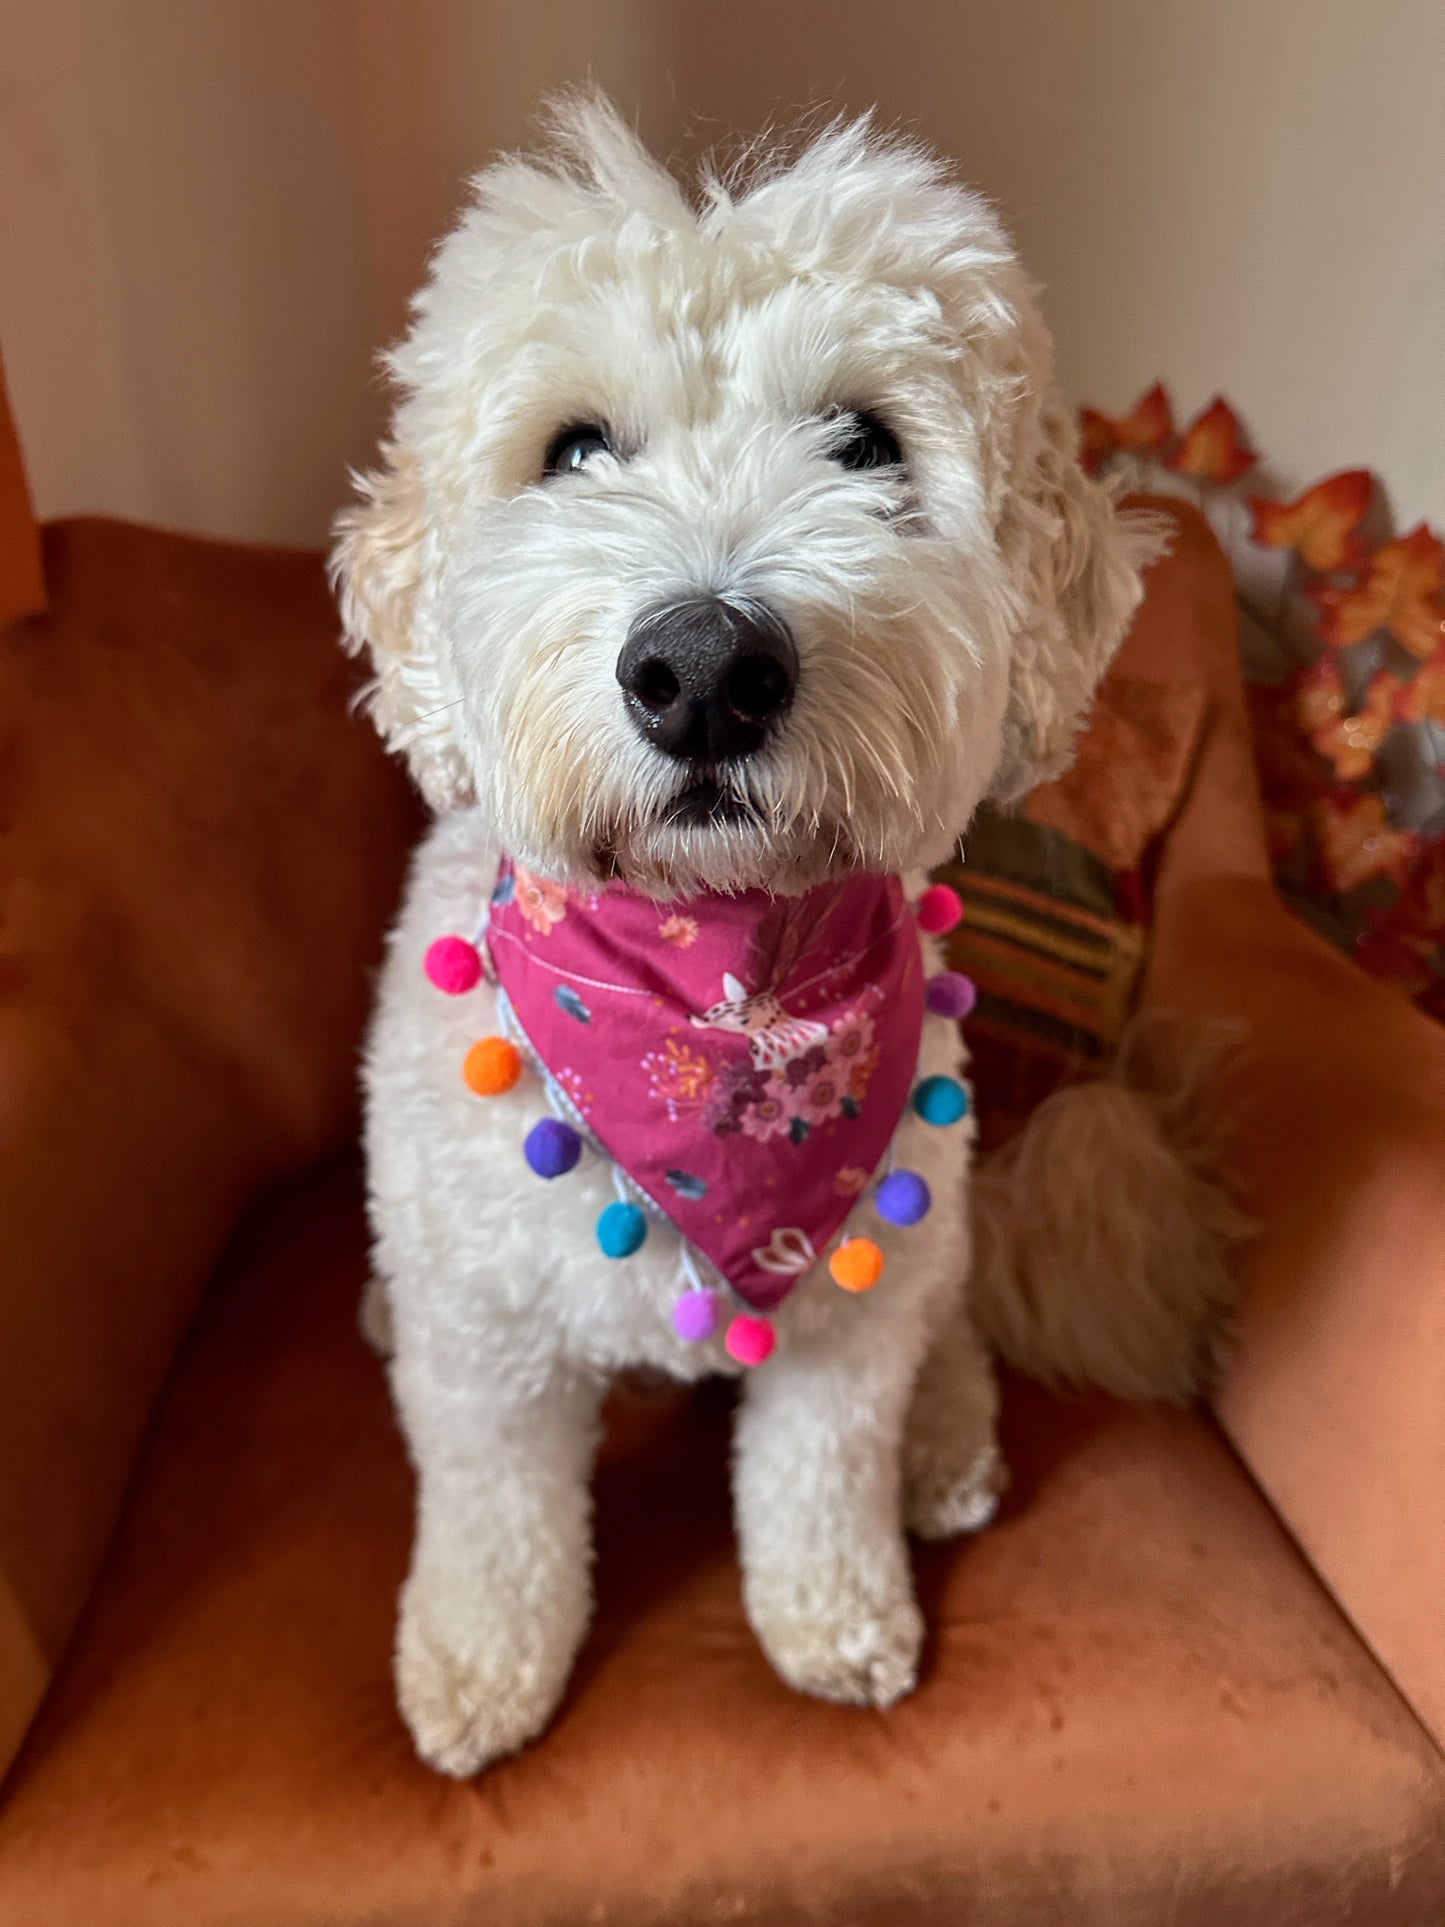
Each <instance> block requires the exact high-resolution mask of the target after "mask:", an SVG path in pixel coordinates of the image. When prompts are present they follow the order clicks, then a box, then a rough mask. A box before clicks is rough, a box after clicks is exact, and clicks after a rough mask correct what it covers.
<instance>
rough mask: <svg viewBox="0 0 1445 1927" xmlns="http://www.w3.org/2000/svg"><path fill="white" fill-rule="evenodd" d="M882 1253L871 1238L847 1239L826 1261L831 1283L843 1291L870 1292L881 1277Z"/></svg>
mask: <svg viewBox="0 0 1445 1927" xmlns="http://www.w3.org/2000/svg"><path fill="white" fill-rule="evenodd" d="M883 1265H884V1257H883V1253H882V1252H881V1251H880V1250H879V1249H878V1247H877V1245H875V1244H874V1242H873V1240H872V1239H871V1238H847V1239H845V1240H844V1242H843V1243H842V1244H840V1245H839V1247H838V1249H837V1250H836V1251H835V1252H834V1253H833V1255H832V1257H831V1258H830V1259H829V1260H828V1269H829V1271H831V1272H832V1274H833V1283H834V1284H835V1285H841V1286H842V1287H843V1289H844V1291H871V1290H872V1289H873V1287H874V1286H875V1285H876V1284H877V1283H878V1280H879V1279H880V1278H881V1277H882V1276H883Z"/></svg>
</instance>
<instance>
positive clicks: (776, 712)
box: [617, 595, 798, 763]
mask: <svg viewBox="0 0 1445 1927" xmlns="http://www.w3.org/2000/svg"><path fill="white" fill-rule="evenodd" d="M617 680H618V682H620V683H621V684H622V687H623V688H624V689H625V690H626V692H627V706H628V708H629V709H630V710H631V712H632V720H633V721H634V722H635V723H636V725H637V727H638V729H639V730H640V731H641V733H642V734H643V735H644V736H645V737H646V738H647V740H648V742H650V743H655V744H656V745H657V747H658V748H659V749H661V750H665V751H666V752H667V754H668V755H669V756H680V757H686V758H688V759H690V760H692V761H694V762H700V763H716V762H722V761H724V760H725V759H726V758H728V757H736V756H748V755H751V753H752V752H753V750H755V749H756V748H757V747H758V745H759V744H760V743H761V742H762V740H763V738H764V736H766V734H767V731H768V725H769V723H771V722H772V721H773V719H774V718H775V717H777V716H780V715H781V714H782V712H783V711H784V710H785V709H786V708H787V706H788V704H789V703H790V702H791V701H792V700H793V691H794V690H795V689H796V688H797V686H798V652H797V650H796V649H795V648H794V647H793V638H792V637H791V636H790V635H789V634H788V626H787V624H786V623H785V622H784V621H783V620H782V618H781V617H780V616H777V615H775V614H774V613H773V611H772V610H771V609H768V608H766V607H764V605H763V604H761V603H748V604H745V605H739V604H735V603H731V602H724V601H723V600H722V598H721V597H720V596H711V595H709V596H694V597H693V598H691V599H690V600H689V601H686V602H668V603H664V604H663V605H662V606H661V607H660V608H656V609H650V610H649V611H648V612H647V614H646V615H643V616H639V618H638V619H637V621H636V622H635V623H633V625H632V630H631V633H630V634H629V635H628V638H627V641H626V643H625V644H624V645H623V650H622V654H621V655H620V656H619V657H618V658H617Z"/></svg>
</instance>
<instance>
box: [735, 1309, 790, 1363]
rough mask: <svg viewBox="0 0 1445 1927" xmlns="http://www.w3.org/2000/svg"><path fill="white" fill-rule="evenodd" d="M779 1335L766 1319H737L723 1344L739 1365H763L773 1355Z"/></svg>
mask: <svg viewBox="0 0 1445 1927" xmlns="http://www.w3.org/2000/svg"><path fill="white" fill-rule="evenodd" d="M777 1342H778V1338H777V1333H776V1332H775V1331H774V1330H773V1328H772V1326H771V1325H770V1324H769V1323H768V1321H767V1319H766V1318H746V1317H744V1318H735V1319H734V1320H733V1322H732V1323H731V1324H730V1325H729V1326H728V1335H727V1337H726V1338H725V1339H724V1340H723V1343H724V1344H725V1345H726V1346H727V1348H728V1353H729V1355H730V1356H731V1357H733V1358H735V1359H736V1360H737V1361H738V1363H739V1365H761V1364H762V1362H763V1360H764V1359H765V1358H768V1357H770V1356H771V1355H772V1350H773V1347H774V1345H776V1344H777Z"/></svg>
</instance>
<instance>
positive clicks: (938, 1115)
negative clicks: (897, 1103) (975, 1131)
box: [913, 1077, 968, 1124]
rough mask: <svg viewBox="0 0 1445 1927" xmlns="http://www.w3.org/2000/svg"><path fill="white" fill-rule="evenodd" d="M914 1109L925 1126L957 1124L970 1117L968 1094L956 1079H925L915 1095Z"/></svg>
mask: <svg viewBox="0 0 1445 1927" xmlns="http://www.w3.org/2000/svg"><path fill="white" fill-rule="evenodd" d="M913 1108H914V1110H915V1111H917V1113H918V1115H919V1116H920V1117H921V1118H922V1119H923V1121H924V1123H925V1124H957V1122H958V1120H959V1119H960V1118H961V1117H967V1116H968V1092H967V1091H966V1090H965V1089H964V1088H963V1086H962V1084H960V1083H959V1081H958V1079H957V1078H956V1077H925V1078H924V1080H923V1082H922V1083H921V1084H920V1085H919V1086H918V1088H917V1090H916V1091H915V1092H914V1093H913Z"/></svg>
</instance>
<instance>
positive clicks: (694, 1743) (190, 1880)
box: [0, 1168, 1445, 1927]
mask: <svg viewBox="0 0 1445 1927" xmlns="http://www.w3.org/2000/svg"><path fill="white" fill-rule="evenodd" d="M364 1270H365V1259H364V1238H363V1230H362V1224H361V1218H360V1211H359V1204H358V1194H357V1184H356V1179H355V1175H354V1174H353V1173H352V1172H350V1171H348V1170H345V1169H336V1168H333V1169H331V1170H329V1171H323V1172H322V1173H321V1174H319V1175H317V1176H314V1177H313V1178H311V1179H309V1180H305V1181H299V1182H295V1183H293V1184H292V1185H291V1187H290V1188H289V1189H287V1190H286V1191H285V1192H283V1193H282V1194H280V1195H278V1196H275V1197H273V1198H272V1199H271V1200H270V1201H269V1202H268V1203H267V1204H266V1205H265V1206H264V1208H262V1209H261V1210H260V1211H258V1212H257V1213H256V1214H254V1215H253V1216H252V1218H251V1219H250V1220H249V1221H248V1223H247V1225H246V1226H245V1227H244V1229H243V1232H242V1234H241V1235H240V1237H239V1239H238V1241H237V1242H236V1244H235V1245H234V1247H233V1250H232V1253H231V1257H230V1260H229V1262H228V1264H227V1265H226V1266H225V1268H224V1271H223V1274H222V1277H221V1280H220V1283H219V1286H218V1288H217V1290H216V1292H215V1293H214V1295H213V1297H212V1298H211V1300H210V1301H209V1303H208V1305H207V1307H206V1308H205V1310H204V1312H203V1313H202V1315H201V1318H200V1320H199V1321H198V1324H197V1327H196V1329H195V1330H194V1332H193V1334H192V1337H191V1340H190V1341H189V1344H188V1346H187V1349H186V1351H185V1353H184V1355H183V1360H182V1363H181V1367H180V1369H179V1372H178V1375H177V1377H176V1379H175V1381H174V1383H173V1385H172V1387H171V1389H170V1391H169V1393H168V1395H167V1397H166V1399H165V1401H164V1403H163V1405H162V1407H161V1410H160V1414H159V1418H158V1423H157V1426H156V1429H155V1432H154V1436H153V1439H152V1442H151V1445H150V1448H149V1450H148V1453H147V1455H146V1457H145V1459H144V1461H143V1466H142V1471H141V1475H140V1479H139V1483H138V1487H137V1489H136V1491H135V1493H134V1495H133V1499H132V1502H131V1504H130V1507H129V1510H128V1515H127V1517H126V1519H125V1522H124V1524H123V1527H122V1530H121V1532H120V1536H119V1540H118V1542H117V1544H116V1546H115V1548H114V1551H113V1554H112V1557H111V1559H110V1562H109V1565H108V1567H107V1569H106V1571H105V1573H104V1575H103V1578H102V1581H101V1583H100V1586H99V1589H98V1592H97V1596H96V1598H95V1600H94V1602H93V1607H92V1610H91V1612H90V1614H89V1616H88V1618H87V1620H86V1622H85V1624H84V1626H83V1628H82V1630H81V1633H80V1635H79V1636H78V1638H77V1640H76V1642H75V1645H74V1647H73V1650H72V1652H71V1654H70V1656H69V1658H68V1660H67V1662H66V1664H65V1666H64V1668H63V1670H62V1673H61V1676H60V1678H59V1680H58V1682H57V1685H56V1688H55V1689H54V1691H53V1692H52V1694H51V1697H50V1700H49V1702H48V1704H47V1706H46V1708H45V1709H44V1711H43V1712H42V1714H41V1716H40V1718H39V1720H38V1721H37V1723H36V1725H35V1727H34V1729H33V1731H32V1733H31V1736H30V1738H29V1741H28V1742H27V1745H26V1747H25V1749H24V1750H23V1752H22V1754H21V1756H20V1758H19V1761H18V1762H17V1765H16V1767H15V1769H14V1772H13V1774H12V1777H11V1781H10V1785H9V1794H8V1799H7V1801H6V1803H5V1805H4V1807H3V1810H0V1927H22V1923H23V1924H24V1927H46V1924H48V1923H61V1922H64V1923H77V1922H82V1921H83V1922H86V1923H87V1924H88V1927H89V1923H98V1924H99V1927H109V1924H110V1923H116V1924H117V1927H119V1924H120V1923H124V1924H125V1927H162V1924H164V1927H181V1924H182V1923H184V1927H210V1924H211V1923H216V1924H217V1927H219V1923H222V1922H226V1923H236V1922H244V1923H246V1927H299V1924H300V1923H307V1927H319V1924H320V1923H323V1922H360V1921H365V1922H367V1923H373V1924H375V1927H383V1924H386V1927H389V1924H390V1923H397V1924H398V1927H400V1923H415V1927H423V1923H424V1924H425V1927H437V1923H456V1924H458V1927H459V1924H460V1923H470V1922H476V1923H483V1922H485V1923H487V1927H513V1924H514V1923H517V1924H520V1923H528V1927H533V1924H535V1927H541V1923H544V1922H545V1923H550V1924H552V1927H555V1924H556V1923H565V1922H570V1921H578V1922H582V1921H612V1922H619V1923H626V1924H627V1927H652V1923H659V1924H660V1923H668V1927H678V1924H679V1923H685V1922H692V1921H697V1922H704V1921H706V1922H715V1921H718V1920H730V1921H753V1922H768V1923H793V1922H796V1923H804V1922H807V1923H811V1924H812V1927H823V1924H826V1923H832V1922H840V1923H841V1922H845V1921H846V1922H849V1923H878V1924H879V1927H882V1924H883V1923H887V1924H888V1927H907V1923H910V1922H929V1923H938V1922H941V1921H979V1922H986V1923H988V1927H1008V1923H1011V1922H1019V1923H1027V1924H1028V1927H1040V1924H1041V1923H1045V1924H1046V1923H1049V1922H1054V1921H1057V1922H1061V1923H1062V1922H1068V1923H1091V1922H1097V1923H1100V1927H1130V1923H1140V1927H1143V1923H1149V1924H1150V1927H1156V1924H1157V1923H1158V1922H1160V1921H1162V1920H1165V1919H1167V1920H1169V1921H1170V1922H1172V1923H1175V1927H1191V1924H1196V1927H1218V1923H1219V1922H1220V1921H1222V1920H1226V1919H1227V1920H1228V1921H1229V1922H1230V1923H1231V1927H1250V1923H1256V1922H1257V1923H1269V1924H1270V1927H1276V1923H1283V1922H1286V1921H1290V1922H1299V1923H1302V1924H1303V1923H1310V1924H1311V1927H1320V1924H1321V1923H1325V1922H1331V1921H1336V1920H1339V1921H1343V1920H1345V1919H1346V1918H1348V1919H1351V1920H1357V1919H1358V1920H1369V1921H1371V1922H1402V1923H1403V1922H1409V1923H1424V1922H1426V1921H1427V1920H1435V1919H1438V1918H1439V1908H1440V1904H1441V1900H1442V1897H1445V1824H1442V1822H1445V1777H1442V1766H1441V1762H1440V1760H1439V1758H1438V1756H1437V1755H1436V1754H1435V1753H1434V1751H1433V1749H1432V1748H1431V1746H1430V1745H1429V1743H1428V1741H1427V1740H1426V1739H1425V1737H1424V1735H1423V1734H1422V1733H1421V1731H1420V1729H1419V1728H1418V1727H1417V1726H1416V1725H1415V1723H1414V1721H1413V1720H1412V1718H1411V1716H1410V1715H1409V1713H1408V1712H1407V1711H1406V1709H1405V1708H1404V1707H1403V1705H1402V1704H1401V1702H1400V1701H1399V1699H1398V1698H1397V1697H1396V1695H1395V1693H1394V1692H1393V1690H1392V1689H1391V1688H1390V1686H1389V1685H1388V1683H1387V1682H1386V1681H1385V1679H1384V1677H1383V1676H1382V1675H1381V1674H1380V1672H1379V1671H1378V1670H1377V1668H1376V1666H1375V1664H1374V1662H1373V1660H1372V1659H1371V1658H1370V1657H1369V1655H1368V1654H1367V1653H1366V1652H1365V1650H1364V1648H1363V1647H1362V1646H1361V1645H1360V1644H1359V1643H1358V1641H1357V1640H1356V1639H1355V1637H1354V1635H1353V1634H1352V1633H1351V1632H1350V1630H1349V1629H1348V1628H1347V1626H1346V1625H1345V1624H1344V1622H1343V1621H1342V1620H1341V1618H1340V1617H1339V1615H1338V1613H1337V1612H1336V1611H1335V1609H1334V1608H1333V1606H1332V1605H1331V1604H1330V1602H1329V1600H1328V1599H1327V1597H1326V1596H1325V1594H1324V1593H1323V1592H1322V1591H1321V1589H1320V1587H1319V1585H1318V1584H1317V1583H1316V1581H1315V1580H1314V1578H1313V1577H1312V1575H1311V1574H1310V1572H1309V1571H1308V1569H1307V1568H1306V1567H1305V1565H1304V1563H1303V1562H1302V1560H1301V1559H1300V1558H1299V1557H1298V1555H1297V1554H1296V1553H1295V1551H1294V1550H1293V1548H1292V1547H1291V1545H1290V1544H1289V1542H1288V1541H1287V1540H1286V1539H1285V1537H1284V1535H1283V1533H1282V1532H1281V1531H1280V1529H1279V1527H1278V1526H1277V1524H1276V1523H1275V1521H1274V1518H1273V1516H1272V1515H1271V1513H1270V1512H1269V1510H1268V1508H1267V1507H1266V1506H1265V1504H1264V1503H1263V1502H1262V1501H1261V1499H1260V1498H1259V1496H1258V1495H1257V1493H1256V1492H1255V1490H1254V1488H1253V1487H1252V1486H1251V1485H1250V1483H1249V1482H1248V1480H1247V1479H1246V1478H1245V1477H1244V1475H1243V1474H1242V1473H1241V1471H1240V1468H1239V1466H1238V1464H1237V1462H1236V1461H1235V1460H1234V1458H1233V1457H1232V1456H1231V1454H1230V1452H1229V1451H1228V1449H1227V1448H1226V1447H1225V1445H1224V1444H1223V1443H1222V1442H1221V1440H1220V1438H1219V1437H1218V1435H1217V1434H1216V1433H1215V1431H1214V1430H1213V1429H1211V1427H1210V1426H1209V1424H1208V1423H1207V1422H1206V1421H1204V1420H1202V1419H1200V1418H1197V1417H1194V1416H1191V1415H1188V1414H1185V1413H1181V1412H1176V1411H1165V1410H1137V1411H1127V1410H1124V1409H1122V1408H1120V1407H1116V1406H1113V1405H1110V1404H1108V1403H1106V1402H1102V1401H1080V1402H1072V1403H1063V1402H1058V1401H1055V1400H1053V1399H1051V1398H1049V1397H1047V1396H1045V1395H1044V1394H1042V1393H1041V1392H1039V1391H1037V1390H1035V1389H1032V1388H1027V1387H1024V1386H1021V1385H1011V1386H1010V1387H1008V1390H1007V1398H1006V1419H1005V1442H1006V1448H1007V1452H1008V1456H1009V1459H1010V1462H1011V1464H1012V1467H1013V1476H1014V1484H1013V1489H1012V1492H1011V1495H1010V1497H1009V1500H1008V1502H1007V1505H1006V1509H1005V1511H1004V1514H1003V1516H1002V1518H1001V1520H1000V1521H999V1522H998V1523H997V1525H996V1526H995V1527H993V1528H992V1529H991V1530H989V1531H988V1532H986V1533H985V1534H983V1535H982V1536H981V1537H980V1538H978V1539H977V1540H975V1541H972V1542H968V1543H964V1544H961V1545H958V1546H952V1547H939V1548H930V1549H927V1550H925V1551H921V1552H920V1553H919V1554H918V1558H917V1572H918V1583H919V1590H920V1594H921V1597H922V1600H923V1604H924V1608H925V1612H926V1615H927V1619H928V1624H929V1626H930V1628H931V1633H930V1639H929V1645H928V1651H927V1657H926V1664H925V1673H924V1678H923V1682H922V1685H921V1687H920V1689H919V1691H918V1692H917V1693H916V1695H915V1696H914V1697H913V1698H911V1699H910V1700H908V1701H905V1702H904V1703H903V1704H902V1705H900V1706H898V1707H897V1708H895V1709H894V1710H892V1711H891V1712H888V1713H886V1714H875V1713H865V1712H858V1711H852V1710H848V1709H842V1708H836V1707H829V1706H824V1705H821V1704H818V1703H816V1702H812V1701H809V1700H805V1699H802V1698H799V1697H798V1696H796V1695H794V1694H792V1693H791V1692H789V1691H788V1690H787V1689H786V1688H785V1687H783V1686H782V1685H781V1684H780V1683H779V1682H778V1681H777V1680H776V1678H775V1677H774V1676H773V1675H772V1673H771V1672H770V1671H769V1669H768V1667H767V1665H766V1663H765V1662H764V1660H763V1658H762V1656H761V1654H760V1652H759V1650H758V1648H757V1646H756V1643H755V1642H754V1640H753V1637H752V1635H751V1633H750V1631H749V1629H748V1627H747V1625H746V1622H745V1620H744V1618H743V1616H742V1612H741V1608H740V1603H739V1587H738V1574H737V1568H736V1564H735V1559H734V1553H733V1548H732V1544H731V1537H730V1532H729V1526H728V1507H727V1495H726V1439H727V1433H726V1428H727V1415H728V1414H727V1395H726V1392H725V1391H724V1390H723V1388H720V1387H719V1388H711V1389H708V1390H705V1391H704V1392H702V1393H701V1394H692V1395H689V1394H683V1393H669V1394H667V1395H666V1396H657V1397H652V1398H647V1397H634V1398H633V1399H632V1400H631V1401H630V1402H628V1403H626V1404H624V1405H622V1406H620V1407H619V1408H618V1409H617V1410H616V1411H615V1412H614V1415H613V1425H612V1428H611V1431H610V1435H609V1444H608V1447H607V1450H606V1454H605V1462H604V1464H603V1467H602V1470H601V1473H600V1478H599V1504H598V1539H599V1560H598V1589H599V1607H598V1613H597V1619H596V1624H595V1626H594V1629H593V1632H592V1635H591V1637H590V1639H589V1641H588V1643H587V1646H586V1648H585V1650H584V1652H583V1654H582V1657H581V1661H580V1663H579V1666H578V1669H577V1674H576V1678H575V1680H574V1683H573V1686H572V1689H571V1691H570V1693H569V1695H568V1698H567V1701H566V1704H565V1706H564V1708H563V1710H562V1713H561V1714H560V1716H559V1718H558V1720H557V1722H556V1724H555V1725H554V1727H553V1728H552V1730H551V1731H550V1733H548V1734H547V1735H546V1736H545V1737H544V1738H543V1740H542V1741H541V1742H540V1743H539V1744H537V1745H535V1746H534V1747H532V1748H531V1749H529V1750H528V1751H527V1752H526V1753H524V1754H522V1755H521V1756H519V1757H518V1758H517V1759H515V1760H512V1761H509V1762H506V1763H504V1764H502V1765H500V1766H498V1767H496V1768H495V1769H493V1770H492V1771H491V1772H489V1773H487V1774H485V1775H483V1776H482V1777H481V1778H480V1779H479V1780H478V1781H476V1782H475V1783H472V1784H467V1785H458V1784H455V1783H453V1782H449V1781H446V1780H442V1779H438V1778H435V1777H433V1776H432V1775H431V1774H430V1773H429V1772H428V1771H427V1770H426V1769H425V1768H423V1767H422V1766H421V1765H419V1764H418V1763H417V1761H416V1760H415V1758H414V1757H413V1755H412V1753H411V1750H410V1746H409V1743H408V1740H407V1737H406V1734H405V1732H404V1731H403V1729H402V1727H401V1725H400V1723H399V1721H398V1719H397V1716H396V1713H395V1711H394V1708H393V1703H392V1694H391V1685H390V1680H389V1677H388V1652H389V1645H390V1639H391V1630H392V1614H393V1611H394V1604H395V1597H396V1591H397V1586H398V1584H399V1582H400V1580H401V1577H402V1573H403V1570H404V1565H405V1560H406V1550H407V1539H408V1531H409V1504H410V1481H409V1477H408V1473H407V1469H406V1464H405V1459H404V1456H403V1451H402V1447H401V1444H400V1441H399V1439H398V1437H397V1435H396V1433H395V1431H394V1429H393V1427H392V1423H391V1419H390V1415H389V1411H388V1405H387V1398H386V1392H385V1386H384V1376H383V1372H382V1368H381V1367H380V1366H379V1364H378V1363H377V1361H376V1360H375V1359H374V1358H372V1357H371V1355H370V1354H369V1353H368V1352H367V1351H366V1350H365V1349H364V1347H363V1345H362V1342H361V1340H360V1339H359V1337H358V1336H357V1334H356V1326H355V1312H356V1301H357V1298H358V1295H359V1293H360V1290H361V1284H362V1279H363V1275H364Z"/></svg>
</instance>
